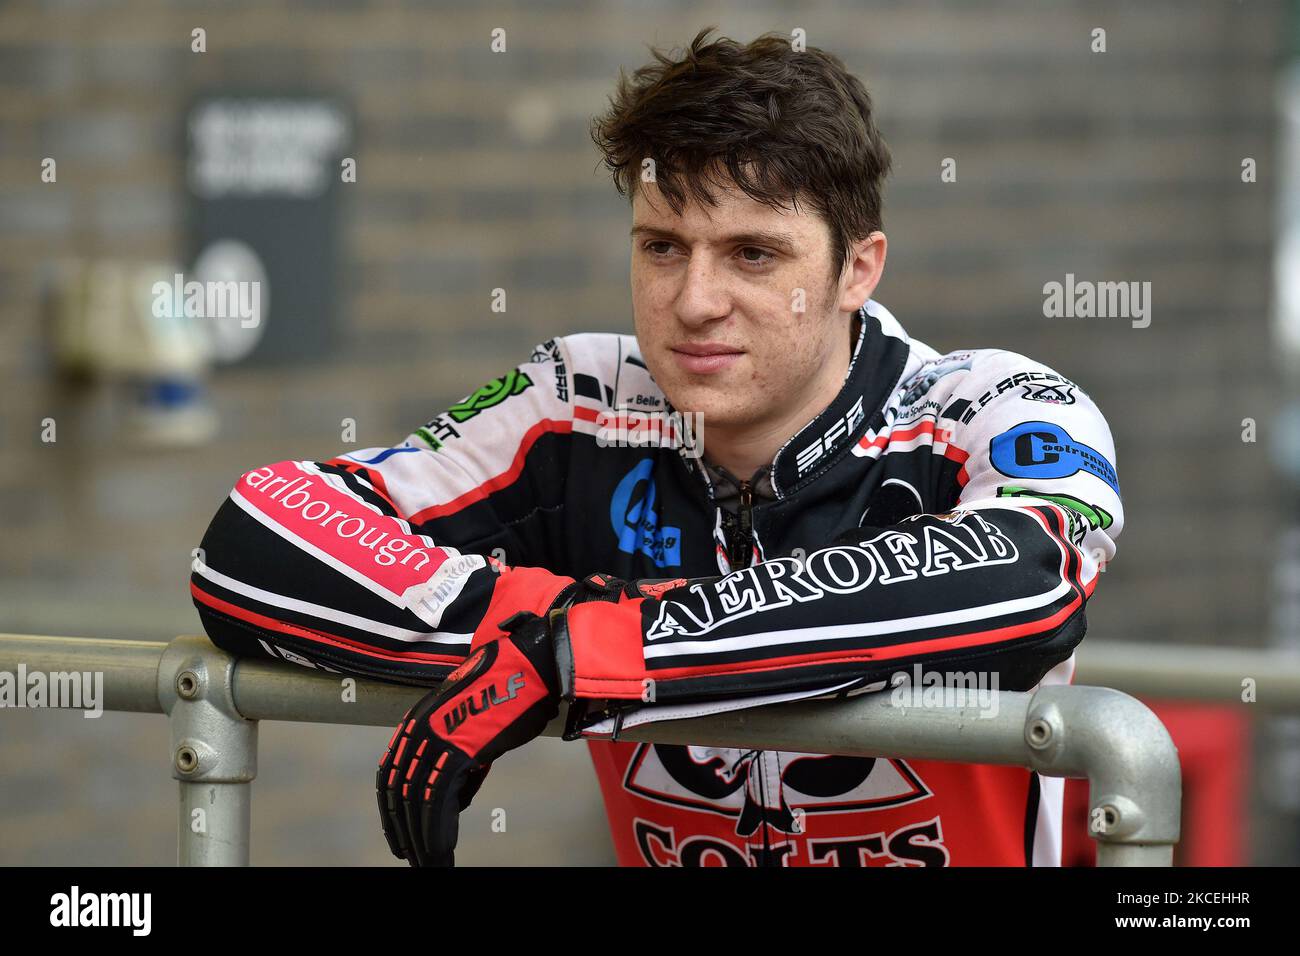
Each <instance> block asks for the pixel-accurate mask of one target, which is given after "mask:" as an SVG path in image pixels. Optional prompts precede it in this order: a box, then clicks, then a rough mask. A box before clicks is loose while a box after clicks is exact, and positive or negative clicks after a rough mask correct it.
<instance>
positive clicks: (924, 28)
mask: <svg viewBox="0 0 1300 956" xmlns="http://www.w3.org/2000/svg"><path fill="white" fill-rule="evenodd" d="M707 23H717V24H719V25H720V26H721V27H722V28H723V32H725V33H727V34H728V35H731V36H734V37H737V38H739V39H748V38H750V37H752V36H754V35H756V34H758V33H760V32H762V31H764V30H767V29H779V30H783V31H788V30H790V29H793V28H796V27H801V28H803V29H804V30H806V31H807V36H808V42H809V43H810V44H814V45H821V46H825V47H827V48H829V49H831V50H832V51H834V52H836V53H838V54H839V55H841V56H842V57H843V58H844V59H845V60H846V62H847V63H848V64H849V65H850V67H851V68H853V69H855V70H856V71H858V72H859V73H860V75H861V76H862V77H863V78H864V80H865V81H866V83H867V84H868V86H869V88H870V89H871V90H872V92H873V95H874V96H875V98H876V100H877V103H878V106H879V111H880V117H879V118H880V124H881V126H882V129H883V131H884V134H885V136H886V139H887V140H888V142H889V143H890V145H891V147H892V149H893V151H894V154H895V157H896V174H895V176H894V178H893V179H892V181H891V184H890V186H889V188H888V190H887V193H886V198H887V211H886V229H887V232H888V234H889V237H890V256H889V267H888V270H887V274H886V278H885V280H884V282H883V284H882V285H881V287H880V289H879V291H878V294H877V297H878V298H879V299H880V300H881V301H882V302H884V303H886V304H887V305H888V306H889V307H890V308H891V309H892V310H893V311H894V312H895V314H896V315H898V316H899V317H900V319H901V320H902V321H903V322H904V324H905V325H906V326H907V327H908V329H909V331H911V332H912V334H913V335H915V336H917V337H919V338H922V339H924V340H925V341H927V342H929V343H930V344H932V345H934V346H936V347H938V348H940V349H941V350H947V349H951V348H957V347H962V346H972V345H974V346H1003V347H1009V348H1013V349H1016V350H1018V351H1021V352H1025V353H1027V354H1029V355H1031V356H1034V357H1035V358H1038V359H1041V360H1043V361H1045V362H1047V363H1049V364H1051V365H1054V366H1056V367H1057V368H1058V369H1059V370H1060V371H1061V372H1063V373H1064V374H1066V375H1067V376H1068V377H1070V378H1072V379H1074V380H1075V381H1077V382H1080V383H1081V384H1083V385H1084V387H1085V388H1086V389H1087V390H1088V391H1089V392H1090V393H1091V394H1092V395H1093V396H1094V397H1095V398H1096V399H1097V401H1098V402H1099V404H1100V405H1101V407H1102V409H1103V410H1104V411H1105V412H1106V413H1107V415H1108V418H1109V420H1110V423H1111V426H1112V428H1113V430H1114V433H1115V437H1116V440H1117V443H1118V450H1119V454H1118V459H1119V461H1118V465H1119V469H1120V476H1121V481H1122V484H1123V488H1124V498H1125V504H1126V508H1127V511H1128V521H1129V524H1128V527H1127V529H1126V530H1125V532H1124V534H1123V537H1122V538H1121V540H1120V547H1119V555H1118V558H1117V560H1116V562H1115V564H1114V565H1113V567H1112V568H1111V569H1110V570H1108V571H1107V572H1106V577H1105V580H1104V581H1103V583H1102V586H1101V588H1100V590H1099V592H1098V599H1097V601H1096V602H1095V604H1094V609H1093V610H1092V611H1091V612H1090V620H1091V633H1092V634H1093V635H1094V636H1097V637H1105V638H1133V639H1152V640H1180V641H1195V642H1205V643H1234V644H1253V643H1258V642H1259V641H1260V639H1261V628H1262V626H1263V623H1264V620H1265V612H1264V608H1265V602H1266V600H1267V593H1268V592H1267V588H1268V571H1269V559H1270V556H1271V553H1272V548H1273V541H1274V538H1275V530H1274V529H1275V523H1276V521H1277V519H1278V515H1279V512H1280V510H1281V506H1280V504H1279V503H1278V501H1277V496H1276V495H1274V494H1272V491H1273V487H1274V484H1273V482H1272V480H1271V476H1270V472H1269V464H1268V461H1267V454H1266V448H1267V436H1268V433H1269V427H1270V424H1271V421H1272V418H1271V413H1272V406H1273V405H1274V403H1275V401H1276V395H1277V390H1278V389H1277V385H1276V382H1275V379H1274V374H1273V366H1272V362H1271V359H1270V348H1269V345H1268V338H1267V327H1268V326H1267V305H1268V296H1269V289H1270V283H1271V278H1270V257H1271V249H1272V246H1271V232H1272V222H1271V217H1270V211H1271V208H1272V202H1271V199H1272V197H1273V195H1274V190H1275V170H1274V168H1273V167H1272V164H1271V160H1272V156H1273V150H1274V142H1273V137H1274V127H1275V122H1274V118H1273V109H1274V106H1273V99H1272V83H1273V76H1274V72H1275V68H1276V64H1277V61H1278V58H1279V57H1280V55H1281V46H1282V44H1283V43H1284V38H1285V7H1284V5H1283V4H1281V3H1267V2H1252V3H1250V4H1241V3H1231V2H1197V3H1181V2H1179V3H1175V2H1150V3H1142V4H1120V3H1083V2H1073V3H1053V4H1043V3H1039V2H1033V0H998V2H991V3H981V4H970V3H965V2H958V0H953V2H947V3H920V4H918V3H902V2H882V3H874V4H864V3H860V2H842V3H834V2H826V3H817V4H809V5H808V7H807V8H806V10H805V11H803V12H799V13H796V14H792V13H791V12H790V11H789V8H788V6H787V5H786V4H780V3H762V2H758V3H752V2H746V3H740V2H735V3H705V4H697V3H685V2H661V3H644V4H639V3H630V2H614V3H598V2H578V0H550V2H547V3H545V4H539V3H497V4H492V3H479V4H459V3H441V2H428V3H419V2H413V0H409V2H405V3H403V2H379V0H351V2H343V0H337V2H328V3H327V2H309V0H298V2H287V3H281V4H275V5H264V4H260V3H252V2H223V3H221V4H219V5H218V4H206V3H197V2H185V3H161V2H160V3H152V2H146V0H122V2H116V3H102V4H100V3H90V2H75V0H62V2H59V0H52V2H46V3H34V2H28V3H22V2H19V3H10V4H6V5H4V7H3V8H2V9H0V528H3V535H4V540H3V543H2V544H0V630H18V631H38V632H45V633H60V632H64V633H95V634H103V635H105V636H124V637H125V636H138V637H148V638H155V639H161V638H165V637H168V636H170V635H171V634H174V633H176V632H178V631H182V630H193V629H194V628H195V627H196V626H197V619H196V618H195V616H194V614H193V611H192V608H191V607H190V606H189V603H188V600H187V598H186V594H185V580H186V577H187V574H188V564H189V549H190V548H191V547H192V546H194V545H195V544H197V542H198V540H199V538H200V536H201V534H202V530H203V528H204V526H205V524H206V522H207V519H208V517H209V516H210V515H211V513H212V511H213V510H214V509H215V507H216V505H217V504H218V503H219V501H220V499H221V497H222V495H223V494H224V493H225V491H226V490H227V489H228V488H229V486H230V484H231V483H232V482H233V480H234V479H235V477H236V476H237V475H238V474H239V473H240V471H242V470H243V469H245V468H247V467H249V466H252V465H255V464H258V463H260V462H263V461H266V460H273V459H278V458H282V457H286V456H302V457H319V456H323V455H328V454H331V453H334V452H336V451H337V450H339V448H340V447H341V446H340V443H339V421H340V419H341V418H343V417H353V418H355V419H356V420H357V422H358V435H357V438H358V443H359V446H360V447H364V446H366V445H370V444H388V443H391V442H394V441H396V440H398V439H400V438H401V437H402V436H403V435H405V434H406V432H407V431H408V430H409V429H410V428H411V427H412V426H414V425H415V424H418V423H419V422H422V421H424V420H425V419H426V418H427V417H429V416H430V415H431V414H432V413H433V412H434V411H436V410H438V409H439V408H440V407H441V406H442V405H444V404H445V403H447V402H448V401H451V400H454V399H455V398H457V397H459V396H460V395H463V394H464V393H465V392H467V391H468V390H470V389H471V388H472V387H474V386H476V385H477V384H479V383H480V382H482V381H483V380H485V379H486V378H488V377H491V376H494V375H497V374H500V372H501V371H502V370H504V369H505V368H507V367H509V365H511V364H513V363H514V362H516V361H518V360H519V359H520V358H521V357H522V356H524V355H526V354H527V351H528V349H529V348H530V346H531V345H532V344H533V343H534V342H537V341H539V340H541V339H543V338H546V337H549V336H550V335H552V334H555V333H562V332H567V331H575V330H582V329H611V330H619V331H630V328H631V322H630V306H629V294H628V289H627V273H626V269H627V246H626V241H627V240H626V228H627V211H626V206H625V204H624V203H623V201H622V200H620V199H619V198H618V197H617V196H616V195H615V194H614V192H613V190H612V188H611V187H610V185H609V184H608V181H607V180H606V179H604V178H602V176H601V175H600V174H599V173H598V172H596V171H595V164H596V155H595V151H594V149H593V148H592V146H591V145H590V143H589V141H588V139H587V136H586V124H587V121H588V118H589V117H590V116H591V115H592V114H593V113H594V112H597V111H599V110H600V109H601V108H602V106H603V103H604V98H605V96H606V95H607V93H608V92H609V90H610V87H611V83H612V81H613V79H614V77H615V76H616V74H617V70H618V68H619V67H620V66H624V67H627V68H629V69H631V68H634V67H635V66H638V65H640V64H641V63H643V62H644V61H645V59H646V54H645V46H646V44H647V43H658V44H664V43H673V44H676V43H681V42H684V41H686V40H688V39H689V38H690V37H691V36H692V35H693V34H694V32H695V30H696V29H697V28H698V27H699V26H701V25H704V24H707ZM196 26H202V27H204V28H205V29H206V31H207V42H208V52H206V53H203V54H195V53H191V52H190V50H189V37H190V30H191V29H192V28H194V27H196ZM494 27H504V28H505V29H506V30H507V38H508V52H507V53H506V54H502V55H497V54H493V53H491V52H490V51H489V47H488V43H489V33H490V31H491V30H492V29H493V28H494ZM1094 27H1104V28H1105V29H1106V30H1107V44H1108V52H1106V53H1104V54H1095V53H1092V52H1090V51H1089V42H1090V37H1089V33H1090V30H1091V29H1092V28H1094ZM262 87H265V88H270V89H273V90H277V91H278V90H281V89H283V88H293V89H305V90H319V91H322V92H330V93H337V94H339V95H341V96H342V97H344V98H345V99H346V100H347V101H348V102H349V103H350V104H351V105H352V107H353V108H354V110H355V115H356V118H357V130H356V141H357V148H356V158H357V160H358V169H359V178H358V182H357V183H355V184H350V185H348V186H346V187H345V195H344V205H345V209H346V212H347V218H346V226H345V228H344V232H343V237H342V238H343V250H344V262H345V263H346V269H345V272H344V274H343V275H342V276H341V277H340V280H341V286H342V288H343V289H344V296H345V301H344V303H343V308H342V313H343V316H344V323H345V330H346V335H345V345H344V348H343V350H342V355H341V357H340V359H339V361H338V363H337V366H336V367H332V368H329V369H328V370H326V372H322V370H321V369H296V370H290V371H288V372H285V373H283V374H278V375H277V376H275V377H271V376H269V375H267V374H266V373H264V372H255V371H250V370H233V371H229V372H226V373H224V374H222V375H221V376H220V377H219V379H218V380H217V381H216V382H215V389H216V396H215V397H216V403H217V407H218V409H219V411H220V413H221V415H222V422H223V424H222V430H221V434H220V438H219V440H218V441H217V442H216V443H214V444H213V445H211V446H208V447H205V448H202V449H198V450H193V451H170V452H166V453H142V452H139V451H137V450H134V449H131V448H129V447H127V446H125V445H124V444H123V443H122V442H121V440H120V438H119V436H118V435H117V433H116V431H115V423H116V421H117V419H118V417H119V416H120V408H119V407H118V405H116V404H115V402H114V400H113V399H112V398H111V397H110V396H108V395H107V394H106V393H105V392H104V390H103V389H102V388H99V387H90V388H83V389H71V388H69V387H67V386H65V385H62V384H59V383H57V382H55V381H53V380H52V378H51V375H50V357H49V351H48V344H47V335H46V331H47V330H46V329H45V327H44V324H43V323H44V322H45V321H46V320H45V318H44V317H43V316H44V314H43V312H42V310H41V308H40V303H41V295H42V276H43V274H44V270H45V269H46V268H47V266H48V264H49V263H50V262H51V261H52V260H54V259H56V258H59V257H63V256H68V255H75V256H82V257H101V256H120V257H130V258H157V257H168V256H175V255H176V254H177V251H178V250H179V249H180V248H181V246H182V244H183V231H182V230H183V222H182V212H183V209H182V200H181V191H180V184H181V179H182V169H181V166H180V158H179V153H178V151H177V144H178V143H179V142H180V121H181V116H182V110H183V108H184V106H185V104H186V103H187V101H188V100H189V98H190V97H192V96H193V95H194V94H195V93H197V92H200V91H206V90H212V89H225V88H233V89H240V90H244V89H258V88H262ZM46 156H52V157H55V158H56V159H57V161H58V164H59V167H58V168H59V178H58V182H57V184H42V183H41V182H40V179H39V170H40V167H39V164H40V160H41V158H42V157H46ZM1247 156H1249V157H1254V158H1255V159H1256V160H1257V161H1258V164H1259V180H1258V182H1256V183H1253V184H1243V183H1242V182H1241V180H1240V163H1241V160H1242V158H1243V157H1247ZM945 157H952V158H954V159H956V161H957V181H956V182H955V183H943V182H941V181H940V178H939V170H940V163H941V161H942V160H943V159H944V158H945ZM1067 272H1072V273H1074V274H1075V275H1076V276H1078V277H1079V278H1088V279H1098V280H1138V281H1150V282H1151V283H1152V286H1153V301H1154V317H1153V321H1152V324H1151V326H1150V328H1147V329H1133V328H1131V327H1130V326H1129V324H1128V323H1127V322H1126V321H1124V320H1115V319H1109V320H1101V319H1092V320H1086V319H1075V320H1068V319H1056V320H1049V319H1045V318H1044V317H1043V315H1042V292H1041V290H1042V286H1043V284H1044V283H1045V282H1048V281H1052V280H1062V279H1063V278H1064V276H1065V274H1066V273H1067ZM497 286H500V287H504V288H506V289H507V291H508V295H509V304H510V308H509V311H508V313H507V314H505V315H497V314H494V313H492V312H491V311H490V310H489V295H490V290H491V289H492V288H494V287H497ZM47 415H53V416H55V417H56V419H57V420H58V421H59V422H60V440H59V441H58V442H57V443H56V444H53V445H49V444H42V443H41V442H40V441H39V440H38V438H37V435H38V431H39V422H40V420H41V419H42V418H43V417H46V416H47ZM1247 416H1250V417H1254V418H1256V419H1257V420H1258V423H1259V429H1260V435H1261V441H1260V442H1259V443H1257V444H1243V443H1242V442H1241V440H1240V430H1241V420H1242V419H1243V418H1244V417H1247Z"/></svg>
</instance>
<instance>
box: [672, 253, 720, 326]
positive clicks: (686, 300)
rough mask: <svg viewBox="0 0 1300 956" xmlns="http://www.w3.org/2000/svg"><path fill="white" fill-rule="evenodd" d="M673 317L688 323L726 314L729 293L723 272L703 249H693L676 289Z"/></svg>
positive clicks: (696, 322)
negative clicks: (675, 309) (675, 311)
mask: <svg viewBox="0 0 1300 956" xmlns="http://www.w3.org/2000/svg"><path fill="white" fill-rule="evenodd" d="M676 306H677V317H678V318H679V319H680V320H681V321H682V322H684V323H686V324H688V325H700V324H703V323H705V322H709V321H711V320H713V319H718V318H722V317H724V316H726V315H727V314H728V313H729V312H730V311H731V296H730V293H729V291H728V289H727V283H726V276H725V275H724V274H723V273H722V270H721V269H720V268H719V267H718V265H717V264H716V263H715V262H714V261H713V257H712V256H711V255H710V254H708V253H705V252H701V251H693V252H692V253H691V257H690V260H689V261H688V262H687V263H686V269H685V270H684V272H683V273H682V285H681V288H680V289H678V290H677V302H676Z"/></svg>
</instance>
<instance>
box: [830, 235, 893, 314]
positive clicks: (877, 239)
mask: <svg viewBox="0 0 1300 956" xmlns="http://www.w3.org/2000/svg"><path fill="white" fill-rule="evenodd" d="M888 245H889V243H888V241H887V240H886V239H885V234H884V233H883V232H880V231H878V230H877V231H876V232H873V233H871V235H869V236H867V237H866V238H865V239H859V240H858V241H857V242H855V243H854V244H853V246H852V247H851V248H850V249H849V260H848V262H847V263H845V266H844V269H843V270H842V272H841V275H840V287H841V289H842V291H841V293H840V301H839V303H838V304H837V309H838V310H839V311H840V312H856V311H857V310H858V309H859V308H861V307H862V303H864V302H866V301H867V300H868V299H870V298H871V294H872V293H873V292H875V291H876V286H877V285H879V284H880V277H881V276H882V275H883V274H884V271H885V253H886V251H887V249H888Z"/></svg>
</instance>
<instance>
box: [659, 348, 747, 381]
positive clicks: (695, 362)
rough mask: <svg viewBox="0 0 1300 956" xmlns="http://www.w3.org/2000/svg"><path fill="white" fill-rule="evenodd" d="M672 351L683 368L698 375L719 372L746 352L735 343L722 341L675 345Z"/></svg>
mask: <svg viewBox="0 0 1300 956" xmlns="http://www.w3.org/2000/svg"><path fill="white" fill-rule="evenodd" d="M671 351H672V353H673V358H675V359H676V360H677V364H678V365H679V366H680V367H681V368H682V369H684V370H685V371H687V372H691V373H693V374H697V375H707V374H710V373H712V372H719V371H721V370H722V369H724V368H727V367H729V366H730V365H732V364H733V363H734V362H735V361H736V360H738V359H739V358H740V357H741V356H742V355H744V354H745V353H744V352H743V351H741V350H740V349H738V348H736V347H735V346H734V345H726V344H724V343H722V342H701V343H698V344H683V345H674V346H672V348H671Z"/></svg>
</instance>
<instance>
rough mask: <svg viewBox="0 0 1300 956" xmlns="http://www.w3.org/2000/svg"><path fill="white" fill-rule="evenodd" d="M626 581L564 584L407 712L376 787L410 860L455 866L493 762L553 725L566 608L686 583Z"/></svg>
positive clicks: (570, 733) (396, 843)
mask: <svg viewBox="0 0 1300 956" xmlns="http://www.w3.org/2000/svg"><path fill="white" fill-rule="evenodd" d="M684 583H685V581H684V579H681V578H676V579H672V580H669V581H664V582H648V581H645V582H628V581H624V580H622V579H620V578H615V577H613V576H612V575H608V574H590V575H588V576H587V577H585V578H583V579H582V580H581V581H576V582H574V583H573V584H571V585H569V586H568V587H567V588H565V589H564V591H562V592H561V593H560V594H559V595H558V596H557V597H556V599H555V601H554V603H553V604H552V606H551V608H550V609H549V610H548V612H547V615H546V617H544V618H543V617H538V616H537V615H536V614H533V613H531V612H527V611H524V612H520V613H519V614H516V615H514V616H513V617H511V618H509V619H508V620H506V621H502V622H501V624H500V625H498V626H499V627H500V628H501V629H502V630H504V631H507V632H508V633H506V634H504V635H502V636H501V637H498V638H495V639H493V640H491V641H489V642H487V643H485V644H483V645H481V646H480V647H477V648H474V649H472V650H471V651H470V654H469V656H468V657H467V658H466V659H465V660H464V662H462V663H461V665H460V666H459V667H457V668H456V669H455V670H454V671H452V672H451V673H450V674H448V675H447V678H446V680H445V681H443V683H442V684H440V685H439V686H438V687H436V688H435V689H434V690H432V691H430V692H429V694H428V695H426V696H425V697H424V698H422V699H421V700H420V701H419V702H418V703H417V704H416V705H415V706H414V707H412V708H411V709H410V710H409V711H407V713H406V716H405V717H403V718H402V722H401V723H400V724H399V725H398V727H397V730H396V731H395V732H394V733H393V737H392V739H391V740H390V741H389V742H388V750H387V751H385V753H384V756H383V758H382V759H381V760H380V761H379V771H378V774H377V775H376V779H375V785H376V790H377V792H378V799H379V816H380V820H381V822H382V823H383V827H384V836H385V837H386V838H387V839H388V847H389V849H390V850H392V852H393V855H394V856H396V857H397V858H398V859H401V860H406V861H407V862H409V863H410V864H411V865H412V866H452V865H454V862H455V858H454V852H453V851H454V850H455V848H456V840H457V837H458V835H459V815H460V813H461V811H462V810H465V809H467V808H468V807H469V805H470V801H471V800H473V798H474V795H475V794H476V793H477V792H478V790H479V787H481V786H482V785H483V780H484V778H485V777H486V776H487V773H488V770H490V769H491V766H492V761H494V760H495V759H496V758H497V757H500V756H501V755H502V754H504V753H506V752H507V751H510V750H514V749H515V748H516V747H522V746H523V745H524V744H526V743H528V742H529V741H530V740H532V739H533V738H535V737H537V736H538V735H540V734H541V733H542V731H543V730H545V729H546V725H547V724H548V723H549V722H550V721H551V720H552V719H554V718H555V716H556V715H557V714H558V713H559V708H560V679H559V675H558V672H557V663H556V656H555V655H556V641H555V634H556V631H557V630H558V629H561V628H563V627H565V625H566V617H565V615H566V613H567V610H568V609H569V608H570V607H572V606H573V605H575V604H582V603H585V602H587V601H609V602H611V603H616V604H619V603H623V602H625V601H634V600H638V599H640V598H645V597H653V598H658V597H660V596H661V595H662V594H663V592H664V591H665V590H671V589H672V588H673V587H678V586H680V585H682V584H684ZM590 706H591V702H590V701H581V702H577V706H574V707H571V708H570V713H569V720H568V724H567V726H566V728H565V734H564V736H565V739H568V740H573V739H576V738H577V737H578V736H579V735H580V729H581V725H582V724H583V723H584V722H587V723H589V722H593V721H595V720H599V719H603V717H604V716H605V713H604V712H599V713H597V714H595V715H594V716H592V715H590V714H589V713H588V708H589V707H590Z"/></svg>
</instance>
